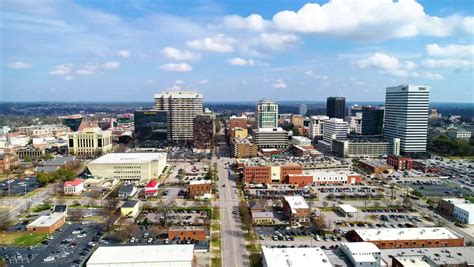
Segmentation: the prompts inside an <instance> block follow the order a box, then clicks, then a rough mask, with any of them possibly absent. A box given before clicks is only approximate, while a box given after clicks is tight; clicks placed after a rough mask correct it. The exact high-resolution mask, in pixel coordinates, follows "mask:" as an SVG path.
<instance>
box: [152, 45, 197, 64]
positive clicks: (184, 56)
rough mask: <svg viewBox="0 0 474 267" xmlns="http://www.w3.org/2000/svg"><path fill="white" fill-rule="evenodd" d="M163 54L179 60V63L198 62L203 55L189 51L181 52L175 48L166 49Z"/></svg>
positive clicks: (162, 51)
mask: <svg viewBox="0 0 474 267" xmlns="http://www.w3.org/2000/svg"><path fill="white" fill-rule="evenodd" d="M161 53H162V54H163V55H164V56H165V57H167V58H170V59H174V60H178V61H188V60H198V59H200V58H201V55H199V54H196V53H193V52H191V51H188V50H183V51H180V50H179V49H177V48H174V47H165V48H163V50H161Z"/></svg>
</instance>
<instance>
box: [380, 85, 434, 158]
mask: <svg viewBox="0 0 474 267" xmlns="http://www.w3.org/2000/svg"><path fill="white" fill-rule="evenodd" d="M429 106H430V87H429V86H416V85H399V86H395V87H387V90H386V94H385V127H384V137H385V138H386V139H388V140H393V138H400V150H401V151H402V152H404V153H411V152H425V151H426V139H427V135H428V113H429Z"/></svg>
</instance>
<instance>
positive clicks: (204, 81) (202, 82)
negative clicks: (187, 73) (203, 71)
mask: <svg viewBox="0 0 474 267" xmlns="http://www.w3.org/2000/svg"><path fill="white" fill-rule="evenodd" d="M199 83H200V84H206V83H207V80H200V81H199Z"/></svg>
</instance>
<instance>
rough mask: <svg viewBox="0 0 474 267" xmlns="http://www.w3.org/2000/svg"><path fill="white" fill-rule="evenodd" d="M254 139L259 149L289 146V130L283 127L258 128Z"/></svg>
mask: <svg viewBox="0 0 474 267" xmlns="http://www.w3.org/2000/svg"><path fill="white" fill-rule="evenodd" d="M254 139H255V143H256V144H257V146H258V148H259V149H263V148H275V149H287V148H288V132H287V131H285V130H283V129H282V128H280V127H278V128H258V129H256V130H255V131H254Z"/></svg>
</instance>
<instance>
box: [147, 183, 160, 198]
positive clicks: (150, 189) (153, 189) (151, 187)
mask: <svg viewBox="0 0 474 267" xmlns="http://www.w3.org/2000/svg"><path fill="white" fill-rule="evenodd" d="M158 185H159V183H158V181H157V180H151V181H150V182H149V183H148V184H147V185H146V187H145V197H154V196H156V195H157V194H158Z"/></svg>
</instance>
